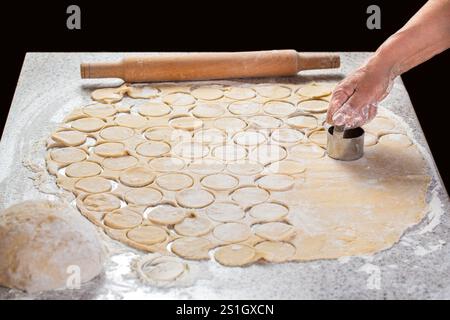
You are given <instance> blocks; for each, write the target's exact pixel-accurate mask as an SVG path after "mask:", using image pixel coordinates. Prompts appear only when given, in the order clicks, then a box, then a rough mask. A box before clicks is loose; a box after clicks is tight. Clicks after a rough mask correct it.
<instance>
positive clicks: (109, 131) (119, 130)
mask: <svg viewBox="0 0 450 320" xmlns="http://www.w3.org/2000/svg"><path fill="white" fill-rule="evenodd" d="M133 135H134V130H133V129H131V128H127V127H121V126H111V127H106V128H104V129H102V131H100V137H102V138H103V139H105V140H111V141H122V140H126V139H129V138H131V137H132V136H133Z"/></svg>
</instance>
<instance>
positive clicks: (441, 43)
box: [369, 0, 450, 77]
mask: <svg viewBox="0 0 450 320" xmlns="http://www.w3.org/2000/svg"><path fill="white" fill-rule="evenodd" d="M449 47H450V0H430V1H428V2H427V3H426V4H425V5H424V6H423V7H422V8H421V9H420V10H419V11H418V12H417V13H416V14H415V15H414V16H413V17H412V18H411V19H410V20H409V21H408V23H407V24H406V25H405V26H404V27H403V28H401V29H400V30H399V31H397V32H396V33H395V34H394V35H392V36H391V37H390V38H389V39H387V40H386V41H385V42H384V43H383V44H382V45H381V46H380V47H379V48H378V50H377V51H376V52H375V54H374V55H373V57H372V58H371V59H370V61H369V64H372V65H376V66H380V65H382V66H384V67H387V68H389V69H390V70H391V73H392V77H395V76H397V75H400V74H402V73H403V72H406V71H408V70H409V69H411V68H413V67H415V66H417V65H419V64H421V63H422V62H424V61H426V60H428V59H430V58H432V57H433V56H435V55H436V54H438V53H440V52H442V51H444V50H446V49H447V48H449Z"/></svg>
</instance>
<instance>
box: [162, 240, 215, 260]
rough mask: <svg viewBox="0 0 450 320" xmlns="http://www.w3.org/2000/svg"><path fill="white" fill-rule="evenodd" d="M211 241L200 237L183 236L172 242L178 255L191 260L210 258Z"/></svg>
mask: <svg viewBox="0 0 450 320" xmlns="http://www.w3.org/2000/svg"><path fill="white" fill-rule="evenodd" d="M211 247H212V244H211V241H209V240H208V239H205V238H199V237H182V238H179V239H176V240H175V241H174V242H173V243H172V247H171V249H172V252H173V253H175V254H176V255H178V256H180V257H182V258H185V259H190V260H203V259H209V255H208V252H209V249H210V248H211Z"/></svg>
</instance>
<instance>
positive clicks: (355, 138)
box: [327, 126, 364, 161]
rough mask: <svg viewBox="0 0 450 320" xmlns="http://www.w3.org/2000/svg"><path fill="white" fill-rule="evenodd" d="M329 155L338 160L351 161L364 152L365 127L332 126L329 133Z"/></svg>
mask: <svg viewBox="0 0 450 320" xmlns="http://www.w3.org/2000/svg"><path fill="white" fill-rule="evenodd" d="M327 152H328V156H330V157H331V158H333V159H336V160H343V161H351V160H357V159H359V158H361V157H362V156H363V154H364V129H363V128H360V127H358V128H351V129H346V128H345V127H344V126H332V127H330V128H328V133H327Z"/></svg>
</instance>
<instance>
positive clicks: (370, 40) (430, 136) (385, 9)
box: [0, 0, 450, 189]
mask: <svg viewBox="0 0 450 320" xmlns="http://www.w3.org/2000/svg"><path fill="white" fill-rule="evenodd" d="M424 3H425V1H419V0H404V1H376V0H372V1H367V0H359V1H325V0H321V1H314V0H309V1H296V2H294V1H289V2H288V1H279V0H277V1H274V0H272V1H263V0H260V1H244V0H241V1H234V0H233V1H213V0H211V1H201V2H200V1H167V0H166V1H152V0H147V1H123V2H116V1H99V0H97V1H75V0H74V1H71V2H69V1H57V2H56V1H55V2H52V1H39V2H36V1H34V2H22V1H21V2H18V1H16V2H7V4H5V2H4V3H2V7H1V9H0V10H1V11H0V12H1V19H0V24H1V29H0V30H1V40H2V58H3V59H2V68H1V70H2V86H1V106H2V111H3V112H2V113H1V117H0V126H2V127H3V125H4V123H5V121H6V118H7V111H8V109H9V106H10V104H11V100H12V97H13V95H14V91H15V87H16V82H17V78H18V76H19V73H20V69H21V65H22V62H23V58H24V56H25V53H26V52H30V51H240V50H262V49H296V50H298V51H374V50H376V48H377V47H378V46H379V45H380V44H381V43H382V42H383V41H384V40H385V39H386V38H387V37H389V35H391V34H392V33H394V32H395V31H396V30H397V29H399V28H400V27H401V26H402V25H403V24H404V23H405V22H406V21H408V19H409V18H410V17H411V16H412V15H413V14H414V13H415V12H416V11H417V10H418V9H419V8H420V7H421V6H422V5H423V4H424ZM70 4H77V5H79V6H80V7H81V11H82V22H81V24H82V29H81V30H68V29H67V28H66V18H67V14H66V8H67V6H68V5H70ZM371 4H377V5H379V6H380V8H381V30H369V29H367V28H366V19H367V16H368V15H367V14H366V9H367V7H368V6H369V5H371ZM411 41H414V39H411ZM449 70H450V51H447V52H444V53H443V54H441V55H439V56H436V57H435V58H433V59H432V60H430V61H428V62H426V63H424V64H422V65H420V66H418V67H416V68H415V69H413V70H411V71H409V72H407V73H406V74H404V75H403V81H404V83H405V85H406V88H407V90H408V92H409V94H410V96H411V100H412V102H413V105H414V107H415V110H416V113H417V115H418V117H419V120H420V124H421V126H422V128H423V130H424V132H425V136H426V138H427V141H428V143H429V145H430V148H431V150H432V153H433V156H434V158H435V161H436V163H437V165H438V168H439V171H440V173H441V175H442V177H443V180H444V183H445V185H446V187H447V189H448V188H449V186H450V176H449V172H448V171H449V170H448V168H449V166H448V165H449V155H448V152H447V150H446V149H447V146H448V145H449V143H448V142H446V140H445V138H446V136H448V129H447V128H448V127H449V126H450V124H449V123H448V119H449V115H450V111H449V110H450V102H449V96H450V95H449V91H450V86H449V85H448V83H449V81H448V80H447V79H446V78H445V77H444V76H445V75H446V74H447V73H448V71H449Z"/></svg>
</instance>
